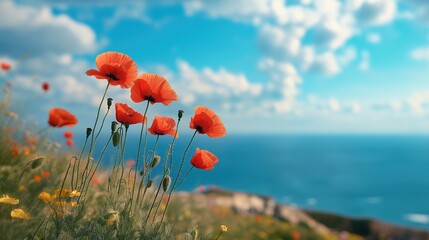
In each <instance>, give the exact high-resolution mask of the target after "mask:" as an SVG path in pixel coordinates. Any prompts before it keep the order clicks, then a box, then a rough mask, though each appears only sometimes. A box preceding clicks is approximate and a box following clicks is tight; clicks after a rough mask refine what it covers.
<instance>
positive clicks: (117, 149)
mask: <svg viewBox="0 0 429 240" xmlns="http://www.w3.org/2000/svg"><path fill="white" fill-rule="evenodd" d="M116 132H118V133H119V134H120V141H121V145H122V136H123V129H122V125H121V126H120V127H119V128H118V130H116ZM120 148H122V147H117V148H116V153H115V155H116V156H115V163H114V164H113V168H112V173H111V174H110V176H109V180H108V185H107V190H108V191H109V193H110V184H111V182H112V179H114V180H113V182H116V177H115V176H116V175H114V174H115V169H116V164H117V163H118V159H119V154H120V152H119V149H120Z"/></svg>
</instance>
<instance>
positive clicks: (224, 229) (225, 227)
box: [220, 225, 228, 232]
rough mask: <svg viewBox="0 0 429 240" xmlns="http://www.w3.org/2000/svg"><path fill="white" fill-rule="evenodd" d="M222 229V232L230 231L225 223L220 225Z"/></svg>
mask: <svg viewBox="0 0 429 240" xmlns="http://www.w3.org/2000/svg"><path fill="white" fill-rule="evenodd" d="M220 231H221V232H228V227H227V226H225V225H220Z"/></svg>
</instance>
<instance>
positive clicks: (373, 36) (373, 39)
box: [366, 33, 381, 44]
mask: <svg viewBox="0 0 429 240" xmlns="http://www.w3.org/2000/svg"><path fill="white" fill-rule="evenodd" d="M366 40H367V41H368V42H369V43H372V44H377V43H380V41H381V36H380V34H377V33H369V34H367V35H366Z"/></svg>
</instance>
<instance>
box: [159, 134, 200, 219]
mask: <svg viewBox="0 0 429 240" xmlns="http://www.w3.org/2000/svg"><path fill="white" fill-rule="evenodd" d="M197 132H198V130H195V132H194V134H193V135H192V138H191V140H190V141H189V143H188V146H187V147H186V150H185V152H184V153H183V157H182V161H181V163H180V167H179V171H178V172H177V175H176V178H175V179H174V183H173V186H172V187H171V189H170V193H169V194H168V198H167V203H166V204H165V209H164V212H163V213H162V217H161V223H162V221H163V220H164V217H165V213H166V212H167V208H168V204H169V203H170V199H171V194H172V193H173V190H174V189H175V187H176V184H177V180H178V179H179V176H180V172H181V171H182V168H183V163H184V162H185V157H186V153H187V152H188V150H189V147H190V146H191V143H192V141H193V140H194V137H195V135H196V134H197Z"/></svg>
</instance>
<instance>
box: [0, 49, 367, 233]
mask: <svg viewBox="0 0 429 240" xmlns="http://www.w3.org/2000/svg"><path fill="white" fill-rule="evenodd" d="M95 63H96V67H97V69H90V70H88V71H87V72H86V74H87V75H88V76H93V77H95V78H97V79H99V80H101V81H105V82H106V87H105V91H104V92H102V93H100V96H99V97H100V103H99V105H98V109H94V113H96V114H95V116H94V122H92V123H87V124H88V125H90V127H88V128H87V129H86V130H85V129H82V130H80V131H77V132H82V133H83V134H84V135H85V138H84V139H85V141H84V143H82V144H79V145H82V146H83V147H82V149H80V150H79V151H76V152H75V151H74V150H72V151H65V149H64V146H61V144H60V143H59V142H57V141H55V140H53V139H52V137H51V136H50V132H51V131H61V132H62V134H63V137H64V139H63V141H62V142H63V143H65V145H66V146H67V147H70V149H74V148H72V147H73V146H74V145H75V142H74V141H75V140H74V137H75V136H74V134H73V132H72V131H70V130H68V129H69V128H71V127H74V126H75V125H76V124H77V122H78V119H79V113H70V112H69V111H68V110H66V109H62V108H52V109H50V110H49V112H48V113H47V116H46V126H44V127H42V128H41V129H38V127H35V126H33V125H31V124H32V123H29V122H26V121H25V120H24V119H25V118H26V117H27V116H18V114H17V113H16V112H14V103H13V102H12V101H11V99H12V95H13V87H14V84H13V82H9V81H3V80H4V79H1V81H2V85H3V89H2V90H3V92H2V93H1V98H2V99H1V101H0V115H1V118H0V133H1V134H0V234H1V237H0V238H1V239H154V240H156V239H160V240H163V239H178V240H180V239H192V240H196V239H293V240H298V239H337V237H336V234H328V235H327V236H320V235H319V234H317V233H316V232H315V231H314V230H313V229H311V228H310V227H309V226H308V225H306V224H305V223H300V224H291V223H288V222H287V221H281V220H278V219H275V218H272V217H269V216H259V215H256V216H255V215H242V214H237V213H235V212H234V211H232V210H231V209H224V208H219V207H216V206H199V205H198V204H195V203H194V202H193V201H185V202H184V201H182V200H180V199H177V200H175V197H174V194H173V193H174V192H175V191H176V190H177V188H178V187H179V186H180V185H181V184H182V183H183V182H184V181H185V180H186V179H187V177H188V176H189V174H190V173H191V171H192V170H194V169H195V168H196V169H198V170H212V169H213V168H214V167H215V165H216V163H217V162H218V158H217V156H216V155H215V154H213V153H211V152H210V151H209V150H206V149H199V148H195V149H192V148H191V144H193V143H194V142H195V143H196V144H197V143H198V141H197V138H198V135H199V134H205V135H207V136H208V137H210V138H220V137H223V136H225V135H226V129H225V127H224V124H223V123H222V120H221V119H220V117H219V116H218V115H217V114H216V113H215V112H214V111H212V110H211V109H210V108H208V107H205V106H196V107H195V112H194V113H193V115H192V117H191V118H190V122H187V123H182V124H181V120H182V117H183V116H184V114H185V113H184V112H183V111H182V110H175V111H177V115H176V116H175V119H174V118H171V117H168V116H157V115H151V114H150V106H151V105H153V104H163V105H165V106H168V105H169V104H170V103H171V102H173V101H177V100H178V96H177V94H176V92H175V91H174V90H173V89H172V87H171V86H170V84H169V82H168V81H167V80H166V79H165V78H163V77H162V76H159V75H157V74H150V73H143V74H141V75H138V71H137V67H136V64H135V63H134V61H133V60H132V59H131V58H130V57H128V56H127V55H125V54H122V53H118V52H106V53H102V54H100V55H99V56H98V57H97V58H96V61H95ZM0 66H1V69H2V71H5V72H7V71H9V70H10V68H11V66H10V65H9V64H8V63H1V65H0ZM82 74H84V73H82ZM111 87H120V88H122V89H123V90H124V91H130V100H131V101H133V102H135V103H142V109H143V111H142V112H141V113H140V112H138V111H136V110H134V109H132V108H131V107H129V106H128V105H127V103H119V102H114V100H113V99H112V98H109V88H111ZM41 91H45V92H48V91H50V85H49V83H48V82H43V83H42V85H41ZM113 106H114V108H115V109H114V110H112V109H111V108H112V107H113ZM111 111H114V113H111ZM109 114H110V115H113V114H114V116H115V118H116V121H113V122H109V123H108V122H106V119H107V117H108V116H109ZM149 120H151V122H152V123H151V124H150V125H149ZM183 124H185V125H184V126H182V125H183ZM132 125H135V126H132ZM179 127H181V128H184V129H181V130H182V131H186V130H187V131H190V132H191V135H186V134H184V135H183V136H185V137H186V136H188V137H189V136H190V139H189V141H188V144H187V146H186V147H185V149H181V150H180V151H174V152H183V155H181V156H179V157H174V158H173V149H174V147H175V142H176V139H177V138H178V137H179ZM129 131H136V132H137V133H138V134H139V135H138V136H139V137H138V148H137V152H136V153H132V154H134V156H135V160H133V161H126V160H125V157H124V156H125V153H126V152H127V151H129V150H127V149H130V148H127V138H128V136H129ZM102 133H107V134H102ZM102 136H108V137H107V139H104V138H103V137H102ZM160 138H169V139H170V143H169V145H168V146H167V148H166V149H167V150H166V152H158V148H159V147H160V146H159V145H158V143H159V139H160ZM149 139H150V140H149ZM195 143H194V144H195ZM214 144H215V143H214ZM109 148H110V149H114V156H105V155H106V150H107V149H109ZM174 150H176V149H174ZM191 152H193V155H192V156H191ZM127 153H128V152H127ZM188 153H189V154H188ZM93 156H97V157H95V158H94V157H93ZM107 157H110V158H111V157H113V158H114V159H115V161H114V163H113V164H112V165H111V166H107V168H106V166H104V167H102V166H101V163H102V160H103V159H104V158H107ZM173 165H174V168H173ZM155 168H158V169H160V170H161V171H160V173H161V176H159V175H156V174H155V173H153V170H154V169H155ZM224 224H225V225H224ZM227 226H228V227H229V229H228V227H227ZM349 239H360V238H356V237H352V236H351V238H349Z"/></svg>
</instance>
